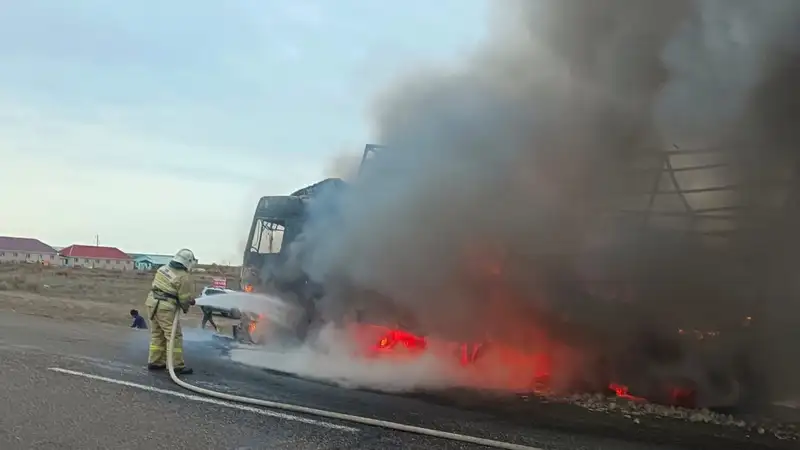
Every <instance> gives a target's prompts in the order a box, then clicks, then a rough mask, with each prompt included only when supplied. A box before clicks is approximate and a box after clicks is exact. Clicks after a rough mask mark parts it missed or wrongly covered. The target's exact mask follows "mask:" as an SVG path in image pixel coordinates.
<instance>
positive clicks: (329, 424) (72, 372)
mask: <svg viewBox="0 0 800 450" xmlns="http://www.w3.org/2000/svg"><path fill="white" fill-rule="evenodd" d="M49 370H51V371H53V372H58V373H62V374H66V375H74V376H77V377H82V378H88V379H90V380H97V381H104V382H106V383H111V384H116V385H119V386H126V387H130V388H134V389H141V390H143V391H148V392H155V393H158V394H164V395H171V396H173V397H178V398H182V399H185V400H191V401H194V402H201V403H208V404H211V405H216V406H224V407H226V408H231V409H238V410H240V411H247V412H251V413H255V414H260V415H262V416H268V417H274V418H277V419H284V420H291V421H295V422H302V423H305V424H309V425H316V426H318V427H323V428H329V429H332V430H339V431H347V432H349V433H357V432H359V431H361V430H359V429H358V428H353V427H348V426H345V425H338V424H335V423H332V422H325V421H322V420H315V419H309V418H306V417H301V416H295V415H292V414H285V413H280V412H276V411H270V410H267V409H262V408H255V407H252V406H247V405H240V404H238V403H232V402H226V401H222V400H217V399H214V398H210V397H202V396H200V395H192V394H184V393H182V392H176V391H171V390H169V389H160V388H157V387H154V386H148V385H146V384H139V383H133V382H130V381H125V380H118V379H116V378H108V377H103V376H100V375H93V374H90V373H84V372H78V371H76V370H69V369H62V368H60V367H50V368H49Z"/></svg>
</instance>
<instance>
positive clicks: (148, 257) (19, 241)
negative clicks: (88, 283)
mask: <svg viewBox="0 0 800 450" xmlns="http://www.w3.org/2000/svg"><path fill="white" fill-rule="evenodd" d="M170 259H172V255H159V254H146V253H126V252H124V251H122V250H120V249H119V248H117V247H105V246H100V245H79V244H74V245H70V246H68V247H53V246H50V245H48V244H45V243H44V242H42V241H41V240H39V239H35V238H26V237H10V236H0V263H37V264H44V265H53V266H60V267H83V268H89V269H105V270H123V271H124V270H141V271H149V270H154V269H157V268H158V267H161V266H163V265H164V264H167V263H168V262H169V260H170ZM197 270H198V271H204V270H205V269H204V268H203V267H199V268H198V269H197Z"/></svg>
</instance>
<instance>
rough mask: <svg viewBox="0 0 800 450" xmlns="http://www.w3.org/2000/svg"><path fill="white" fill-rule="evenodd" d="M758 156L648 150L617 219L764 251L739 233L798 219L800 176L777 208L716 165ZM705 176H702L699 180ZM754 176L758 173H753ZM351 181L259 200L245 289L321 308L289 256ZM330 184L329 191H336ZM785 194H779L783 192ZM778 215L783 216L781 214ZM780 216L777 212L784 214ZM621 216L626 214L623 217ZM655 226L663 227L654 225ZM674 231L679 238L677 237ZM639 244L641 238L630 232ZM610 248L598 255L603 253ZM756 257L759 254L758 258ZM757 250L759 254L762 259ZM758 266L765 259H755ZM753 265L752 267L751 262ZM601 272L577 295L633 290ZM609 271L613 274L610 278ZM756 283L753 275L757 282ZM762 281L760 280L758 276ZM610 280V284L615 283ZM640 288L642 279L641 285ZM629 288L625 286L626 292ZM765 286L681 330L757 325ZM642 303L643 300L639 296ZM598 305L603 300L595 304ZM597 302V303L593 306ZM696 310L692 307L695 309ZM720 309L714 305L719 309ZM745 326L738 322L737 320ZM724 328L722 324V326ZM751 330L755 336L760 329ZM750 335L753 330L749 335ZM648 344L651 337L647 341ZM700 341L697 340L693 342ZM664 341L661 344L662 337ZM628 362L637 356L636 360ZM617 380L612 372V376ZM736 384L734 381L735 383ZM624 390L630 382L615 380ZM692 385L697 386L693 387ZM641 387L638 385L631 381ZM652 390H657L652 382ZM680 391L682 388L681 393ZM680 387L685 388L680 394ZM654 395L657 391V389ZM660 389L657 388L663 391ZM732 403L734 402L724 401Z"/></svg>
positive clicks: (581, 284)
mask: <svg viewBox="0 0 800 450" xmlns="http://www.w3.org/2000/svg"><path fill="white" fill-rule="evenodd" d="M383 148H384V147H383V146H380V145H367V146H366V147H365V148H364V152H363V156H362V160H361V166H360V168H359V174H361V172H362V171H363V170H365V168H366V167H367V166H368V162H369V161H370V159H371V158H372V157H375V156H377V155H378V154H379V153H380V151H381V150H382V149H383ZM747 164H750V162H749V161H747V160H746V159H742V158H739V153H738V152H736V151H733V150H722V149H708V150H680V149H672V150H667V151H660V150H659V151H653V152H647V153H644V154H643V155H642V157H641V158H640V159H637V161H636V162H635V163H634V164H632V167H631V172H632V173H635V174H636V175H635V176H636V177H637V178H638V179H640V180H641V183H640V184H639V185H640V186H641V190H639V191H638V192H634V193H632V195H631V201H630V202H628V203H627V204H626V205H624V206H621V207H619V208H618V209H617V210H616V211H611V212H610V213H611V214H610V216H612V217H613V219H612V220H616V221H621V222H622V223H624V224H625V226H626V229H629V230H630V233H631V234H633V235H636V234H639V233H641V234H642V235H644V234H647V233H653V232H656V233H659V235H661V234H664V235H667V236H672V237H673V238H674V237H676V236H677V238H678V240H677V241H676V242H680V240H695V241H697V240H700V241H702V242H703V245H707V246H709V247H710V248H715V247H716V246H718V247H719V248H720V252H721V253H720V254H725V255H727V256H723V257H732V256H734V257H738V258H742V259H743V260H747V259H748V257H742V255H741V254H740V253H737V254H736V255H731V252H745V253H748V252H749V253H748V255H750V254H753V255H757V253H758V242H749V241H748V239H747V238H743V239H737V236H740V233H738V232H739V231H741V230H743V229H746V228H751V227H753V226H758V225H759V223H760V222H759V220H760V219H754V218H765V217H766V218H767V220H770V221H771V222H770V223H772V224H775V223H779V224H780V226H791V224H788V223H786V222H787V221H786V220H783V219H781V217H782V215H783V216H786V214H783V213H785V211H786V209H787V208H794V207H795V206H796V205H795V203H797V200H798V199H797V198H796V195H795V193H796V192H799V191H800V190H799V189H798V186H797V177H795V176H790V177H789V178H790V180H789V181H787V182H778V183H770V188H773V187H774V188H777V192H779V193H780V195H779V196H778V197H780V199H779V201H776V202H775V203H774V205H772V206H771V209H768V208H767V207H766V206H765V205H762V204H759V202H760V201H761V200H763V197H761V198H760V199H755V200H753V199H748V198H746V196H743V195H740V194H739V193H740V191H742V190H743V188H744V184H735V183H733V184H732V183H729V182H726V183H722V184H715V181H716V180H718V177H716V176H715V175H714V173H715V171H719V170H727V169H731V168H735V167H736V166H737V165H738V166H741V165H747ZM699 181H702V182H699ZM750 182H752V180H750ZM330 188H334V189H343V188H346V183H345V182H344V181H343V180H341V179H337V178H331V179H326V180H323V181H321V182H319V183H316V184H314V185H311V186H308V187H306V188H303V189H300V190H298V191H296V192H293V193H291V194H290V195H285V196H267V197H263V198H261V199H260V200H259V202H258V205H257V207H256V209H255V213H254V216H253V222H252V225H251V228H250V233H249V236H248V239H247V246H246V248H245V252H244V259H243V267H242V284H243V286H242V288H243V289H244V290H245V291H251V290H256V291H270V290H273V291H279V292H281V293H292V294H294V296H295V297H296V299H297V300H298V301H299V302H300V303H302V304H303V305H304V306H305V307H306V309H307V310H308V311H310V312H311V313H312V314H313V310H314V303H315V301H316V300H317V299H319V298H320V297H321V295H322V290H321V287H320V286H318V285H315V284H314V283H311V282H310V281H309V280H308V277H307V276H306V275H305V274H304V273H298V272H296V271H295V272H293V273H287V271H286V262H287V260H288V258H289V254H288V248H289V245H290V244H291V243H292V242H294V241H295V240H296V239H297V238H298V236H300V234H301V233H302V231H303V227H304V225H305V223H306V220H307V213H308V205H309V202H312V201H314V198H315V195H317V194H318V193H319V192H320V191H322V190H323V189H325V190H326V191H327V190H328V189H330ZM328 192H329V191H328ZM775 198H777V197H775ZM776 218H777V219H776ZM773 219H776V220H777V222H776V221H775V220H773ZM618 223H619V222H618ZM654 230H655V231H654ZM670 239H672V238H670ZM630 241H631V242H632V246H633V247H634V248H633V249H632V251H633V252H634V253H635V251H636V249H635V245H636V244H635V241H636V240H635V239H631V240H630ZM603 257H604V256H603V251H602V249H600V250H599V252H598V258H601V259H602V258H603ZM750 259H752V258H750ZM757 260H758V259H757V257H756V258H755V259H753V261H757ZM753 264H755V265H756V266H757V264H758V263H757V262H754V263H753ZM747 270H749V269H747ZM763 270H768V269H766V268H763V267H752V271H753V273H752V274H751V275H752V276H753V278H758V277H763V278H765V279H766V278H768V276H766V275H764V273H763V272H762V273H760V274H757V273H756V272H759V271H763ZM607 276H611V277H612V278H613V275H608V274H601V275H600V277H598V279H583V280H575V281H576V282H575V283H571V284H574V285H576V286H572V287H568V288H567V289H568V292H571V293H573V294H577V295H576V296H577V297H585V298H591V299H592V300H593V301H592V302H590V303H593V304H598V303H599V304H601V305H602V303H603V302H604V301H619V299H620V296H623V297H624V296H625V294H624V292H628V291H629V288H630V287H631V286H630V283H628V282H626V281H625V280H624V279H623V280H619V279H609V278H607ZM604 277H606V278H604ZM751 284H752V283H751ZM755 284H757V283H755ZM609 286H610V288H609ZM633 289H634V290H635V286H633ZM621 292H622V293H623V294H620V293H621ZM759 294H760V293H754V294H753V295H749V296H746V300H745V301H744V302H741V301H740V302H738V303H737V306H736V307H737V308H738V310H740V311H741V323H736V324H723V323H714V320H713V318H712V319H711V320H707V319H708V316H709V312H708V311H706V312H705V317H702V318H700V319H699V320H698V323H686V324H685V325H684V324H681V323H676V324H675V333H677V334H683V335H685V337H686V339H690V340H695V339H696V340H699V341H709V340H714V339H716V338H718V337H719V335H720V333H721V334H723V335H724V334H725V330H726V329H734V330H740V329H741V327H743V326H744V327H749V328H755V327H753V326H752V325H753V323H756V322H757V320H755V321H754V320H753V317H756V318H757V317H758V316H759V315H760V314H761V313H762V311H760V308H762V306H763V305H762V304H761V303H760V302H759V301H758V299H759ZM634 303H635V302H634ZM595 307H596V306H595ZM589 309H591V308H589ZM689 315H691V314H689ZM710 315H713V311H711V314H710ZM737 327H738V328H737ZM720 330H722V331H720ZM750 333H751V335H750V336H751V337H752V332H750ZM748 339H750V338H748ZM643 345H645V344H643ZM692 345H695V344H692ZM655 346H656V347H658V345H655ZM655 352H656V353H658V352H661V353H664V352H666V353H669V351H668V350H666V351H665V350H663V349H661V350H655ZM627 364H629V365H630V364H634V365H635V364H636V361H628V362H627ZM751 364H752V362H751V361H744V362H742V363H741V366H742V367H741V368H740V369H737V371H736V373H737V375H736V377H737V378H736V379H735V380H725V381H723V382H722V384H728V385H729V386H728V387H726V388H725V389H728V390H730V391H731V392H733V393H735V394H732V395H735V397H736V398H735V399H733V400H731V401H726V402H724V403H726V404H731V403H733V404H738V403H741V402H742V401H744V400H745V398H744V396H743V394H742V392H743V389H741V386H740V384H742V383H744V384H748V387H751V386H750V385H753V386H755V385H757V384H758V382H757V381H755V380H754V378H753V374H752V372H753V371H752V369H751V367H750V366H751ZM609 381H612V380H609ZM731 384H732V386H730V385H731ZM609 386H612V389H613V390H615V391H617V394H620V392H624V394H625V395H627V392H628V388H627V387H622V388H620V386H619V385H616V384H610V385H609ZM687 389H689V390H691V389H695V387H689V388H687ZM631 390H632V391H633V389H631ZM650 392H652V390H650ZM671 392H672V394H671V395H672V396H673V397H672V398H666V397H669V395H670V394H667V395H666V397H665V398H659V399H657V401H661V402H665V403H673V404H674V403H687V404H691V403H693V400H692V399H687V398H686V397H687V395H689V396H690V394H687V391H686V389H672V390H671ZM676 392H677V393H678V394H676ZM675 395H682V396H683V397H681V398H675ZM649 397H650V398H653V396H652V395H650V396H649ZM656 397H657V396H656ZM723 406H729V405H723Z"/></svg>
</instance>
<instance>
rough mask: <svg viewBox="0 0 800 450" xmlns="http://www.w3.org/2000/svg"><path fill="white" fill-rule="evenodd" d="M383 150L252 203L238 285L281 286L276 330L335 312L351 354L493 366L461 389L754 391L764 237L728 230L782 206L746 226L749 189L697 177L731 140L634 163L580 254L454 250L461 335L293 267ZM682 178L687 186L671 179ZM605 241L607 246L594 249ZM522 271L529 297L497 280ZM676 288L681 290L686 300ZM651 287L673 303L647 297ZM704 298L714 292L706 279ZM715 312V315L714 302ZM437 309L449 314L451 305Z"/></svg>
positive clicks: (696, 398) (662, 394)
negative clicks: (355, 171)
mask: <svg viewBox="0 0 800 450" xmlns="http://www.w3.org/2000/svg"><path fill="white" fill-rule="evenodd" d="M383 150H384V147H382V146H377V145H367V146H366V148H365V149H364V153H363V156H362V160H361V166H360V169H359V177H358V179H356V180H355V181H354V182H353V183H352V184H350V183H345V182H344V181H343V180H341V179H337V178H332V179H326V180H323V181H321V182H319V183H317V184H314V185H312V186H309V187H306V188H304V189H301V190H298V191H296V192H293V193H292V194H290V195H287V196H268V197H263V198H261V199H260V200H259V202H258V205H257V207H256V210H255V214H254V217H253V222H252V226H251V229H250V234H249V236H248V239H247V247H246V249H245V253H244V260H243V267H242V284H243V285H242V290H244V291H246V292H255V293H265V294H274V295H277V296H280V297H281V298H283V299H288V300H289V301H290V302H291V303H292V304H294V305H296V306H298V307H299V309H300V310H301V311H303V318H302V320H298V321H296V322H295V323H296V326H295V327H294V329H293V330H291V332H290V333H289V334H291V336H287V334H286V333H283V334H282V335H281V336H280V337H275V338H278V339H284V340H285V339H287V337H288V338H289V339H290V340H292V341H293V342H304V341H307V340H309V339H311V338H312V337H313V336H314V333H313V331H314V330H315V329H319V328H320V327H321V326H322V325H323V324H331V323H333V324H337V325H338V326H341V327H347V328H349V329H351V330H354V331H353V332H352V333H351V335H352V336H354V339H355V340H357V341H358V342H359V345H360V346H361V349H362V352H361V356H363V357H365V358H373V357H393V356H398V355H402V356H403V357H408V356H409V355H410V356H411V357H414V356H415V355H422V354H426V353H435V354H436V355H439V357H441V358H451V359H453V360H454V361H458V363H459V364H460V365H462V366H463V367H465V370H469V367H471V366H480V365H481V364H483V366H484V367H488V369H486V370H490V371H492V372H494V373H496V372H497V371H498V370H500V369H502V372H503V374H504V375H503V376H502V377H493V378H492V381H487V380H486V379H482V381H476V383H475V384H474V387H479V388H481V387H485V388H493V389H506V390H513V391H552V390H557V391H561V392H575V391H581V392H606V393H608V394H609V395H617V396H622V397H627V398H633V399H644V398H646V399H647V400H649V401H653V402H658V403H663V404H671V405H679V406H688V407H695V406H701V407H711V408H740V407H745V406H746V407H751V406H754V405H755V404H756V403H758V402H759V401H762V399H764V398H767V397H768V395H765V387H766V382H765V381H764V380H763V379H762V378H761V376H760V374H759V370H758V369H757V367H758V364H760V361H759V360H758V356H759V355H758V353H759V352H758V351H757V350H755V349H757V348H759V347H758V346H759V345H760V344H761V341H760V339H762V337H763V334H764V332H765V330H764V329H763V328H762V325H761V323H760V322H759V316H761V317H763V315H764V314H766V313H767V311H765V308H764V302H762V301H761V299H760V297H759V295H761V294H763V292H764V291H763V290H762V291H753V290H750V289H753V287H754V286H759V287H760V288H761V289H763V288H764V286H763V284H758V283H754V282H751V281H753V280H756V279H763V277H764V273H765V271H768V270H769V268H768V267H759V261H762V262H763V261H766V260H763V259H759V250H758V249H759V246H760V245H761V244H763V242H760V241H758V240H753V239H749V238H751V237H752V236H753V235H752V234H747V233H740V231H741V230H743V229H751V228H752V227H753V226H754V225H761V226H764V225H766V224H769V226H775V227H779V226H782V225H785V223H784V222H782V221H781V218H782V217H784V216H782V215H781V214H775V212H774V211H775V209H773V210H770V209H769V208H768V207H766V206H764V205H763V204H759V205H755V206H757V207H758V213H759V222H758V223H754V222H752V221H750V220H749V218H751V217H753V216H752V215H751V214H748V212H752V208H753V207H754V205H753V204H752V203H748V201H752V200H753V199H747V198H743V197H742V196H739V195H736V194H737V192H738V191H739V190H740V189H741V188H742V187H741V186H739V185H736V184H730V183H727V182H726V183H723V184H714V183H715V181H717V180H718V178H715V177H708V176H706V175H704V176H701V177H699V178H697V176H696V175H697V174H700V173H704V172H708V171H717V172H718V171H719V169H724V168H731V167H737V165H741V164H748V163H747V162H746V161H743V160H741V159H739V158H738V157H737V153H736V152H735V151H727V150H694V151H684V150H680V149H671V150H666V151H665V150H659V151H653V152H648V153H644V154H643V155H642V157H637V158H635V162H636V164H631V167H629V168H626V170H627V171H628V172H626V174H628V175H629V176H630V177H633V178H635V179H636V180H637V185H638V186H640V187H641V190H638V191H636V192H631V193H630V195H626V196H622V197H620V198H624V199H625V201H624V202H623V203H622V204H616V205H611V206H613V208H609V205H599V206H601V208H599V210H597V211H593V213H594V214H596V217H597V218H598V219H597V223H598V228H602V225H603V224H609V223H613V229H614V230H616V233H615V234H614V235H612V236H608V235H604V234H603V233H602V229H601V230H600V232H598V233H597V235H595V236H592V237H591V239H590V241H591V243H590V245H583V246H582V250H583V251H582V253H580V254H545V255H544V256H542V255H536V257H535V263H534V264H533V265H531V264H530V261H520V259H524V258H526V255H519V254H514V252H513V250H509V249H507V248H501V247H498V246H493V245H492V242H491V240H486V241H481V242H479V243H478V244H476V245H474V246H473V247H471V248H468V249H466V250H465V251H464V252H463V254H461V255H457V256H456V257H458V258H460V259H462V260H463V261H464V264H463V274H464V277H465V278H464V279H466V280H468V281H467V282H466V284H469V286H468V287H467V288H468V289H469V290H470V292H471V295H472V296H473V297H475V296H477V297H478V298H480V299H482V300H483V302H482V303H481V304H480V305H478V306H477V307H474V308H471V309H470V311H471V312H472V313H473V314H474V312H475V311H481V316H482V318H481V319H480V320H477V321H475V322H476V323H478V324H479V325H478V326H477V327H475V326H471V327H470V329H469V332H465V330H459V329H458V328H459V327H457V326H455V327H448V326H447V325H446V324H445V323H444V322H439V323H440V324H441V326H438V325H434V326H432V325H431V323H430V322H426V320H425V319H426V318H425V317H424V315H420V314H415V311H413V309H411V308H407V307H404V305H403V304H402V303H401V302H396V301H394V299H393V298H391V297H390V296H388V295H386V294H385V293H382V292H377V291H376V290H374V289H371V288H370V287H365V286H359V282H358V280H353V279H347V277H340V278H338V279H337V277H336V274H335V273H328V274H326V276H325V277H319V276H312V275H311V274H310V273H309V271H308V270H307V268H308V267H312V266H313V261H310V260H311V259H313V257H314V251H315V245H323V244H319V241H313V240H308V239H307V238H306V236H305V234H306V233H307V232H308V231H309V228H310V227H313V226H314V224H313V223H312V222H313V221H314V220H315V217H319V215H320V214H324V215H325V217H326V218H327V220H326V221H325V223H326V225H327V226H330V225H331V224H333V223H340V222H339V221H341V220H342V219H343V218H342V217H341V214H342V211H344V210H345V208H342V207H341V203H340V200H341V199H342V198H346V197H347V196H348V190H349V189H354V188H357V186H358V183H359V180H360V179H361V178H362V177H364V176H370V175H369V171H370V168H371V166H372V163H373V161H376V162H377V163H376V165H377V167H378V168H377V172H380V170H381V167H380V164H381V163H380V160H381V158H380V156H378V155H380V154H381V153H383ZM376 156H378V157H376ZM692 176H695V178H692ZM698 179H702V180H703V181H705V182H708V181H709V180H710V182H711V185H708V184H707V183H706V185H705V186H700V185H698V183H697V180H698ZM681 180H683V183H682V182H681ZM790 180H791V178H790ZM687 181H688V182H689V184H690V185H691V186H689V187H687V186H685V184H686V182H687ZM787 183H788V184H787ZM791 191H792V189H791V181H789V182H780V183H778V191H777V192H778V193H781V192H782V193H783V194H784V195H783V196H780V195H778V197H773V200H775V201H777V203H773V205H774V204H778V205H781V204H783V203H782V202H785V201H787V193H789V192H791ZM720 194H726V195H722V196H720ZM759 200H763V197H759ZM715 201H716V203H714V202H715ZM737 202H738V203H737ZM777 210H778V211H780V207H778V208H777ZM619 230H625V233H619ZM315 234H316V235H317V236H319V235H320V233H315ZM620 234H622V237H621V238H620ZM653 237H657V238H658V242H659V246H660V250H659V251H658V252H653V251H650V250H652V249H644V250H642V246H647V245H653V242H654V240H653ZM326 239H337V236H336V231H335V229H333V228H331V229H329V230H328V234H327V236H326ZM614 239H618V240H617V241H614ZM315 242H317V244H314V243H315ZM609 242H613V244H609ZM687 245H691V246H693V248H702V249H703V251H702V252H694V253H692V254H691V257H689V258H687V257H686V255H687V254H686V253H682V252H679V251H674V250H675V249H680V248H684V247H685V246H687ZM608 246H611V247H613V249H614V251H607V247H608ZM621 248H622V249H624V251H620V249H621ZM641 252H649V253H648V254H649V255H653V254H657V255H658V259H659V260H658V261H657V263H659V264H660V265H661V266H662V267H670V268H672V269H673V270H670V271H666V272H661V273H658V272H656V273H652V271H651V270H650V269H651V268H650V267H644V266H645V265H646V264H655V262H654V261H652V256H651V258H650V259H645V258H641V257H637V256H639V255H640V254H641ZM528 257H529V258H530V256H529V255H528ZM731 259H735V260H737V261H742V264H741V265H740V266H737V268H738V269H739V270H740V271H739V272H731V271H725V272H723V273H718V272H715V270H714V266H715V264H720V261H723V260H724V261H730V260H731ZM531 267H535V272H534V271H531ZM565 267H568V268H569V270H565ZM575 267H580V268H581V269H582V270H575V269H574V268H575ZM698 270H700V271H702V270H706V271H708V280H707V283H708V285H709V286H711V285H713V284H715V283H729V282H730V280H725V279H720V278H719V277H727V276H731V275H732V274H733V273H735V274H736V276H738V277H740V278H739V281H740V282H741V285H742V286H743V288H742V289H741V290H740V292H738V293H736V294H735V295H732V296H731V298H728V299H726V301H725V303H718V302H708V303H705V304H704V303H698V302H697V298H696V297H695V296H694V295H695V294H694V293H695V292H697V291H702V290H703V289H705V287H704V286H706V285H705V284H704V285H703V286H694V285H693V286H686V285H684V284H683V283H695V281H690V280H696V279H697V277H695V276H686V277H684V275H688V272H685V271H698ZM644 271H648V272H647V276H643V275H642V273H643V272H644ZM520 277H521V278H527V279H529V278H531V277H535V278H536V282H535V283H533V284H535V285H536V286H537V290H536V292H535V293H534V294H531V293H527V292H519V291H515V290H514V289H512V288H510V286H511V285H513V282H511V281H509V280H513V279H516V278H520ZM653 285H657V286H658V288H657V289H656V290H654V289H653ZM689 290H691V291H692V295H691V296H689V298H687V297H686V295H685V294H686V292H688V291H689ZM654 292H656V293H658V295H660V296H664V297H672V298H673V299H674V300H669V299H668V300H666V301H664V299H663V298H659V299H650V298H647V295H653V293H654ZM476 293H478V294H477V295H476ZM525 295H535V296H540V297H548V298H558V302H559V307H558V308H553V307H548V306H547V304H546V303H538V304H537V303H536V302H527V301H515V298H516V297H522V296H525ZM708 295H709V296H713V295H715V293H714V292H713V289H710V290H709V291H708ZM330 298H335V299H337V301H335V302H331V301H330ZM715 300H716V299H715ZM331 303H334V304H335V306H336V307H334V308H331ZM653 305H659V306H658V307H657V308H654V307H653ZM721 307H722V308H725V309H726V310H725V312H724V314H720V311H719V310H718V309H717V308H721ZM451 316H452V317H453V322H455V323H457V322H458V321H459V317H458V316H459V311H458V310H454V311H452V313H451ZM634 318H635V320H634ZM731 318H735V320H731ZM250 326H251V327H252V328H255V327H256V326H257V324H251V325H250ZM251 331H252V330H251ZM478 378H480V376H479V375H478ZM498 380H500V381H498Z"/></svg>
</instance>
